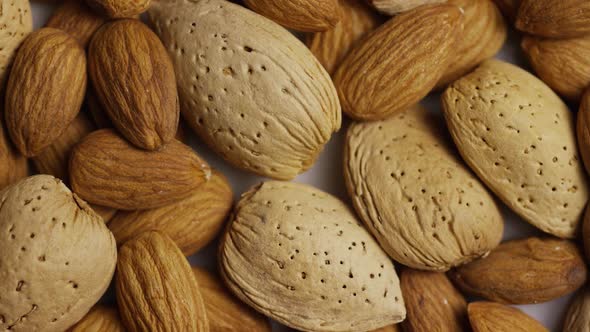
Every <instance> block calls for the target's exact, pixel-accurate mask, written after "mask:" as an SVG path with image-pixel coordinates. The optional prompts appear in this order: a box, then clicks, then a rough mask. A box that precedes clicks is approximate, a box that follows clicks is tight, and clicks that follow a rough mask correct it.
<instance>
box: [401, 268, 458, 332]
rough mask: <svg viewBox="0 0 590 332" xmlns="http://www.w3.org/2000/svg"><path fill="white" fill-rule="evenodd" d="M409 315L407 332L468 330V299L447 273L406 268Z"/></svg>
mask: <svg viewBox="0 0 590 332" xmlns="http://www.w3.org/2000/svg"><path fill="white" fill-rule="evenodd" d="M400 282H401V284H400V285H401V287H402V293H403V294H404V300H405V303H406V309H407V310H408V316H407V318H406V320H405V321H403V322H402V323H401V325H402V326H403V328H404V331H405V332H430V331H432V328H433V327H434V326H436V327H437V331H439V332H461V331H469V328H468V327H469V323H468V322H467V302H466V301H465V298H463V295H461V293H459V291H458V290H457V289H455V287H454V286H453V284H451V282H450V281H449V279H448V278H447V276H446V275H445V274H444V273H439V272H427V271H419V270H413V269H409V268H407V269H404V270H403V271H402V273H401V277H400Z"/></svg>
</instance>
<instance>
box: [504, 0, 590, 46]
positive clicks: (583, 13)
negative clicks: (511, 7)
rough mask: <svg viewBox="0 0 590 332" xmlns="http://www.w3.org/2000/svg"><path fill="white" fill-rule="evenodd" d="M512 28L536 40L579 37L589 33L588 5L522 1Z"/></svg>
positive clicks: (581, 0) (572, 0)
mask: <svg viewBox="0 0 590 332" xmlns="http://www.w3.org/2000/svg"><path fill="white" fill-rule="evenodd" d="M515 25H516V28H517V29H519V30H521V31H523V32H526V33H529V34H532V35H535V36H541V37H550V38H571V37H581V36H584V35H587V34H589V33H590V1H587V0H522V2H521V3H520V7H519V9H518V15H517V17H516V23H515Z"/></svg>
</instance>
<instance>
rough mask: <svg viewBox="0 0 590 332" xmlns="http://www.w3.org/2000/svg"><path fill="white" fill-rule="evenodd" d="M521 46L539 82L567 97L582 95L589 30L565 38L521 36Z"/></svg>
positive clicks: (588, 76)
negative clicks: (585, 33) (584, 34)
mask: <svg viewBox="0 0 590 332" xmlns="http://www.w3.org/2000/svg"><path fill="white" fill-rule="evenodd" d="M521 47H522V49H523V51H524V53H525V55H526V56H527V58H528V60H529V62H530V63H531V65H532V67H533V69H534V70H535V72H536V73H537V76H539V77H540V78H541V79H542V80H543V82H545V83H546V84H547V85H549V87H551V88H552V89H553V90H555V91H556V92H557V93H559V94H560V95H562V96H563V97H565V98H566V99H568V100H570V101H573V102H577V101H579V100H580V98H582V94H583V93H584V89H585V88H586V87H588V86H590V34H589V35H587V36H583V37H579V38H568V39H550V38H542V37H534V36H524V37H523V39H522V43H521Z"/></svg>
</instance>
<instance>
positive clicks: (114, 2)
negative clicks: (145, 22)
mask: <svg viewBox="0 0 590 332" xmlns="http://www.w3.org/2000/svg"><path fill="white" fill-rule="evenodd" d="M86 3H88V5H90V6H91V7H92V8H94V9H95V10H96V11H98V12H99V13H101V14H102V15H105V16H107V17H110V18H125V17H135V16H137V15H139V14H141V13H143V12H145V11H146V10H147V9H148V8H149V7H150V4H151V0H86Z"/></svg>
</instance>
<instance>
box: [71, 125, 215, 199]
mask: <svg viewBox="0 0 590 332" xmlns="http://www.w3.org/2000/svg"><path fill="white" fill-rule="evenodd" d="M69 168H70V184H71V186H72V189H73V191H74V192H75V193H76V194H78V195H80V197H82V198H84V199H86V200H87V201H88V202H90V203H92V204H97V205H102V206H105V207H111V208H115V209H120V210H145V209H153V208H157V207H162V206H165V205H168V204H172V203H174V202H178V201H180V200H182V199H185V198H187V197H189V196H191V194H192V193H193V191H194V190H196V189H197V188H199V186H201V185H202V184H203V183H205V182H206V181H207V179H209V177H210V176H211V169H210V168H209V166H208V165H207V163H206V162H205V161H203V160H202V159H201V158H200V157H199V156H198V155H197V154H196V153H195V152H194V151H193V150H192V149H191V148H190V147H189V146H186V145H184V144H182V143H180V142H179V141H177V140H173V141H172V142H170V143H169V144H167V145H165V146H164V147H162V148H161V149H160V150H158V151H146V150H141V149H138V148H136V147H134V146H132V145H131V143H129V142H127V141H126V140H125V139H123V138H122V137H120V136H118V135H117V134H116V133H115V132H114V131H113V130H111V129H101V130H97V131H95V132H93V133H91V134H90V135H88V136H86V137H85V138H84V140H82V142H81V143H79V144H78V145H76V146H75V147H74V150H73V151H72V153H71V157H70V167H69Z"/></svg>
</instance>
